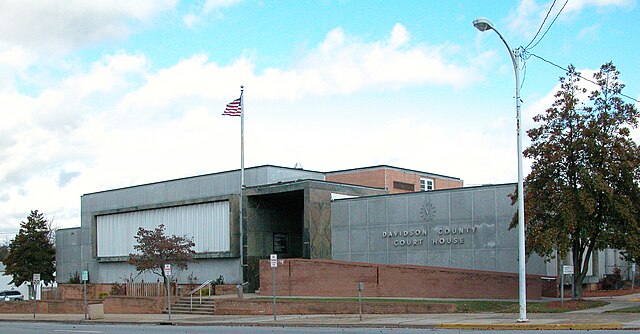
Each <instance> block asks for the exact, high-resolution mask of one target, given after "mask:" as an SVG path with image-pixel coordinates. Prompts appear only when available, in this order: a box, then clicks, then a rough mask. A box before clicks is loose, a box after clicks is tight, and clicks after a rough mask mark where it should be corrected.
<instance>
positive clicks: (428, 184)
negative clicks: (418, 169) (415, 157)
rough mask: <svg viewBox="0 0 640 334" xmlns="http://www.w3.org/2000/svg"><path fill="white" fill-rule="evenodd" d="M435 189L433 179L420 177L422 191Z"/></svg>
mask: <svg viewBox="0 0 640 334" xmlns="http://www.w3.org/2000/svg"><path fill="white" fill-rule="evenodd" d="M429 190H433V180H432V179H427V178H423V177H421V178H420V191H429Z"/></svg>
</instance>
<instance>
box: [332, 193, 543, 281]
mask: <svg viewBox="0 0 640 334" xmlns="http://www.w3.org/2000/svg"><path fill="white" fill-rule="evenodd" d="M514 189H515V185H513V184H507V185H496V186H482V187H472V188H460V189H451V190H438V191H432V192H420V193H409V194H399V195H385V196H375V197H366V198H355V199H343V200H336V201H334V202H333V204H332V207H331V233H332V258H333V259H334V260H344V261H356V262H369V263H383V264H416V265H426V266H438V267H451V268H464V269H478V270H491V271H502V272H517V271H518V237H517V231H516V229H513V230H509V229H508V227H509V223H510V221H511V217H512V216H513V214H514V213H515V206H512V205H511V200H510V199H509V197H508V195H509V193H511V192H513V191H514ZM527 272H528V273H531V274H546V265H545V263H544V261H543V259H542V258H540V257H538V256H535V255H532V256H531V257H530V258H529V260H528V262H527Z"/></svg>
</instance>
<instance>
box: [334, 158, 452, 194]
mask: <svg viewBox="0 0 640 334" xmlns="http://www.w3.org/2000/svg"><path fill="white" fill-rule="evenodd" d="M325 179H326V180H327V181H330V182H337V183H346V184H353V185H359V186H366V187H374V188H381V189H386V190H387V191H389V193H390V194H399V193H407V192H414V191H429V190H439V189H450V188H462V187H463V186H464V182H463V181H462V180H461V179H459V178H457V177H452V176H445V175H439V174H433V173H425V172H420V171H416V170H411V169H405V168H398V167H393V166H387V165H379V166H371V167H361V168H354V169H345V170H339V171H334V172H328V173H326V176H325Z"/></svg>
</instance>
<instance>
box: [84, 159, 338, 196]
mask: <svg viewBox="0 0 640 334" xmlns="http://www.w3.org/2000/svg"><path fill="white" fill-rule="evenodd" d="M269 167H272V168H280V169H289V170H297V171H304V172H310V173H318V174H323V175H324V174H325V173H324V172H318V171H314V170H308V169H300V168H294V167H283V166H276V165H269V164H267V165H259V166H253V167H247V168H245V169H244V170H245V171H246V170H249V169H258V168H269ZM234 172H240V169H239V168H238V169H230V170H225V171H221V172H214V173H206V174H199V175H192V176H185V177H179V178H175V179H167V180H162V181H154V182H148V183H140V184H136V185H132V186H126V187H118V188H111V189H106V190H100V191H94V192H89V193H84V194H83V195H82V196H85V195H95V194H100V193H105V192H110V191H116V190H124V189H131V188H136V187H143V186H151V185H154V184H160V183H166V182H174V181H184V180H189V179H195V178H199V177H204V176H213V175H220V174H228V173H234Z"/></svg>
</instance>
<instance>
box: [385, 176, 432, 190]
mask: <svg viewBox="0 0 640 334" xmlns="http://www.w3.org/2000/svg"><path fill="white" fill-rule="evenodd" d="M393 188H394V189H400V190H406V191H415V188H414V185H413V184H411V183H406V182H399V181H393ZM429 190H433V179H427V178H420V191H429Z"/></svg>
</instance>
